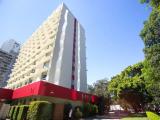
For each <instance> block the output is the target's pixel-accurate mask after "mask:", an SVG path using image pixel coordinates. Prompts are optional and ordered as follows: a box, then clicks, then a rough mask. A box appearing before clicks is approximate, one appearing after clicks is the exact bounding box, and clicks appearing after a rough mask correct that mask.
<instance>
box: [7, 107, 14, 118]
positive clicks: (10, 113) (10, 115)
mask: <svg viewBox="0 0 160 120" xmlns="http://www.w3.org/2000/svg"><path fill="white" fill-rule="evenodd" d="M14 109H15V106H11V108H10V110H9V114H8V117H9V118H12V116H13V113H14Z"/></svg>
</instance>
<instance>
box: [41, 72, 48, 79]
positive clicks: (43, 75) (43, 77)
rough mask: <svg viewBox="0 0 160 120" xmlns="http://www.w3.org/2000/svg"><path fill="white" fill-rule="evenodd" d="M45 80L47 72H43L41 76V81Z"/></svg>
mask: <svg viewBox="0 0 160 120" xmlns="http://www.w3.org/2000/svg"><path fill="white" fill-rule="evenodd" d="M46 78H47V72H43V73H42V75H41V80H46Z"/></svg>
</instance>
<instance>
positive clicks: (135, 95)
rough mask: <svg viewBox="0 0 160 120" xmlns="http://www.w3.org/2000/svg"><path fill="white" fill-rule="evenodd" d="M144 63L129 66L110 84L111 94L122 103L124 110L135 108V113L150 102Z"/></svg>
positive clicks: (113, 78)
mask: <svg viewBox="0 0 160 120" xmlns="http://www.w3.org/2000/svg"><path fill="white" fill-rule="evenodd" d="M143 68H144V65H143V62H140V63H137V64H135V65H133V66H128V67H127V68H126V69H124V70H123V71H122V72H121V73H120V74H119V75H116V76H114V77H112V79H111V81H110V83H109V86H108V88H109V92H111V94H112V97H113V100H118V101H120V104H121V105H122V106H123V107H124V108H126V109H127V108H133V109H134V110H135V111H138V110H139V109H143V108H144V106H145V104H146V103H148V101H149V100H150V99H149V98H150V96H149V94H148V93H147V91H146V85H145V84H146V83H145V80H144V78H143V73H142V70H143Z"/></svg>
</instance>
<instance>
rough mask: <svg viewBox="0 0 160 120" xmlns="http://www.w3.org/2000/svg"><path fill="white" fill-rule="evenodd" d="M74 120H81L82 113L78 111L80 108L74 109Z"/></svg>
mask: <svg viewBox="0 0 160 120" xmlns="http://www.w3.org/2000/svg"><path fill="white" fill-rule="evenodd" d="M74 118H75V119H80V118H82V112H81V111H80V108H79V107H77V108H75V112H74Z"/></svg>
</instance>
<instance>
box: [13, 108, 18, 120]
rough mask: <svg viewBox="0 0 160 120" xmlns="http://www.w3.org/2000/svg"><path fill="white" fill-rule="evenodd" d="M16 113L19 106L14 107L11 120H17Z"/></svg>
mask: <svg viewBox="0 0 160 120" xmlns="http://www.w3.org/2000/svg"><path fill="white" fill-rule="evenodd" d="M18 112H19V106H16V107H15V109H14V113H13V116H12V119H13V120H17V115H18Z"/></svg>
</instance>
